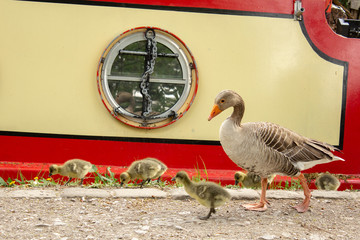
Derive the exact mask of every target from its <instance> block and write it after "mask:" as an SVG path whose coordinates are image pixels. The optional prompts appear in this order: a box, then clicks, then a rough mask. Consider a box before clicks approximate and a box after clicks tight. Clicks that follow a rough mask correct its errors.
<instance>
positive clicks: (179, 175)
mask: <svg viewBox="0 0 360 240" xmlns="http://www.w3.org/2000/svg"><path fill="white" fill-rule="evenodd" d="M186 179H189V175H188V174H187V173H186V172H185V171H180V172H178V173H177V174H176V175H175V177H173V178H172V179H171V180H172V181H176V182H177V183H181V184H182V183H184V181H185V180H186Z"/></svg>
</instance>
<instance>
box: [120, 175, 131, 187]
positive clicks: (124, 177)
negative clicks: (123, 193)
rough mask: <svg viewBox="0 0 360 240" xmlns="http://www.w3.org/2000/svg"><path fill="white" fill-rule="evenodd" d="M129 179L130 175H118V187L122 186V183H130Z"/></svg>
mask: <svg viewBox="0 0 360 240" xmlns="http://www.w3.org/2000/svg"><path fill="white" fill-rule="evenodd" d="M130 179H131V177H130V174H129V173H127V172H123V173H121V174H120V182H121V183H120V186H122V185H123V184H124V183H125V184H126V183H128V182H129V181H130Z"/></svg>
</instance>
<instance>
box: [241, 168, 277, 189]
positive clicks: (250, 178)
mask: <svg viewBox="0 0 360 240" xmlns="http://www.w3.org/2000/svg"><path fill="white" fill-rule="evenodd" d="M275 176H276V175H275V174H273V175H270V176H269V177H268V186H269V185H270V184H271V183H272V181H273V180H274V178H275ZM234 177H235V185H238V184H239V183H241V184H242V186H243V187H245V188H255V189H259V188H261V177H260V176H259V175H257V174H255V173H253V172H248V173H244V172H236V173H235V176H234Z"/></svg>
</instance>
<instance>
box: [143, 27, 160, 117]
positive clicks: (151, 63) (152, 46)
mask: <svg viewBox="0 0 360 240" xmlns="http://www.w3.org/2000/svg"><path fill="white" fill-rule="evenodd" d="M145 38H146V39H147V50H148V56H149V55H150V56H151V59H150V60H148V61H147V63H146V71H145V72H144V73H143V75H142V76H141V83H140V89H141V94H142V95H143V98H144V100H145V101H143V112H142V115H143V117H147V116H149V114H150V113H151V112H152V108H151V96H150V94H149V80H150V74H152V73H153V72H154V67H155V59H156V57H157V46H156V40H155V32H154V30H152V29H151V30H147V31H146V32H145ZM150 56H149V57H150ZM144 105H145V106H144Z"/></svg>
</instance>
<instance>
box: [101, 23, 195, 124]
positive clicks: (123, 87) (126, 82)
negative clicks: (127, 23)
mask: <svg viewBox="0 0 360 240" xmlns="http://www.w3.org/2000/svg"><path fill="white" fill-rule="evenodd" d="M197 85H198V78H197V69H196V64H195V61H194V58H193V56H192V54H191V53H190V51H189V49H188V48H187V47H186V45H185V44H184V43H183V42H182V41H181V40H180V39H179V38H177V37H176V36H175V35H173V34H171V33H169V32H167V31H164V30H162V29H158V28H150V27H140V28H136V29H132V30H129V31H127V32H125V33H123V34H121V35H120V36H118V37H117V38H116V39H114V40H113V41H112V42H111V43H110V44H109V46H108V47H107V48H106V49H105V51H104V53H103V55H102V57H101V60H100V63H99V68H98V88H99V92H100V94H101V97H102V100H103V102H104V104H105V106H106V108H107V109H108V110H109V111H110V113H111V114H112V115H113V116H114V117H115V118H116V119H118V120H120V121H121V122H123V123H125V124H128V125H131V126H134V127H139V128H159V127H163V126H167V125H169V124H171V123H173V122H175V121H177V120H178V119H179V118H181V117H182V116H183V115H184V113H185V112H186V111H187V110H188V109H189V107H190V106H191V104H192V102H193V100H194V98H195V94H196V90H197Z"/></svg>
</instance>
